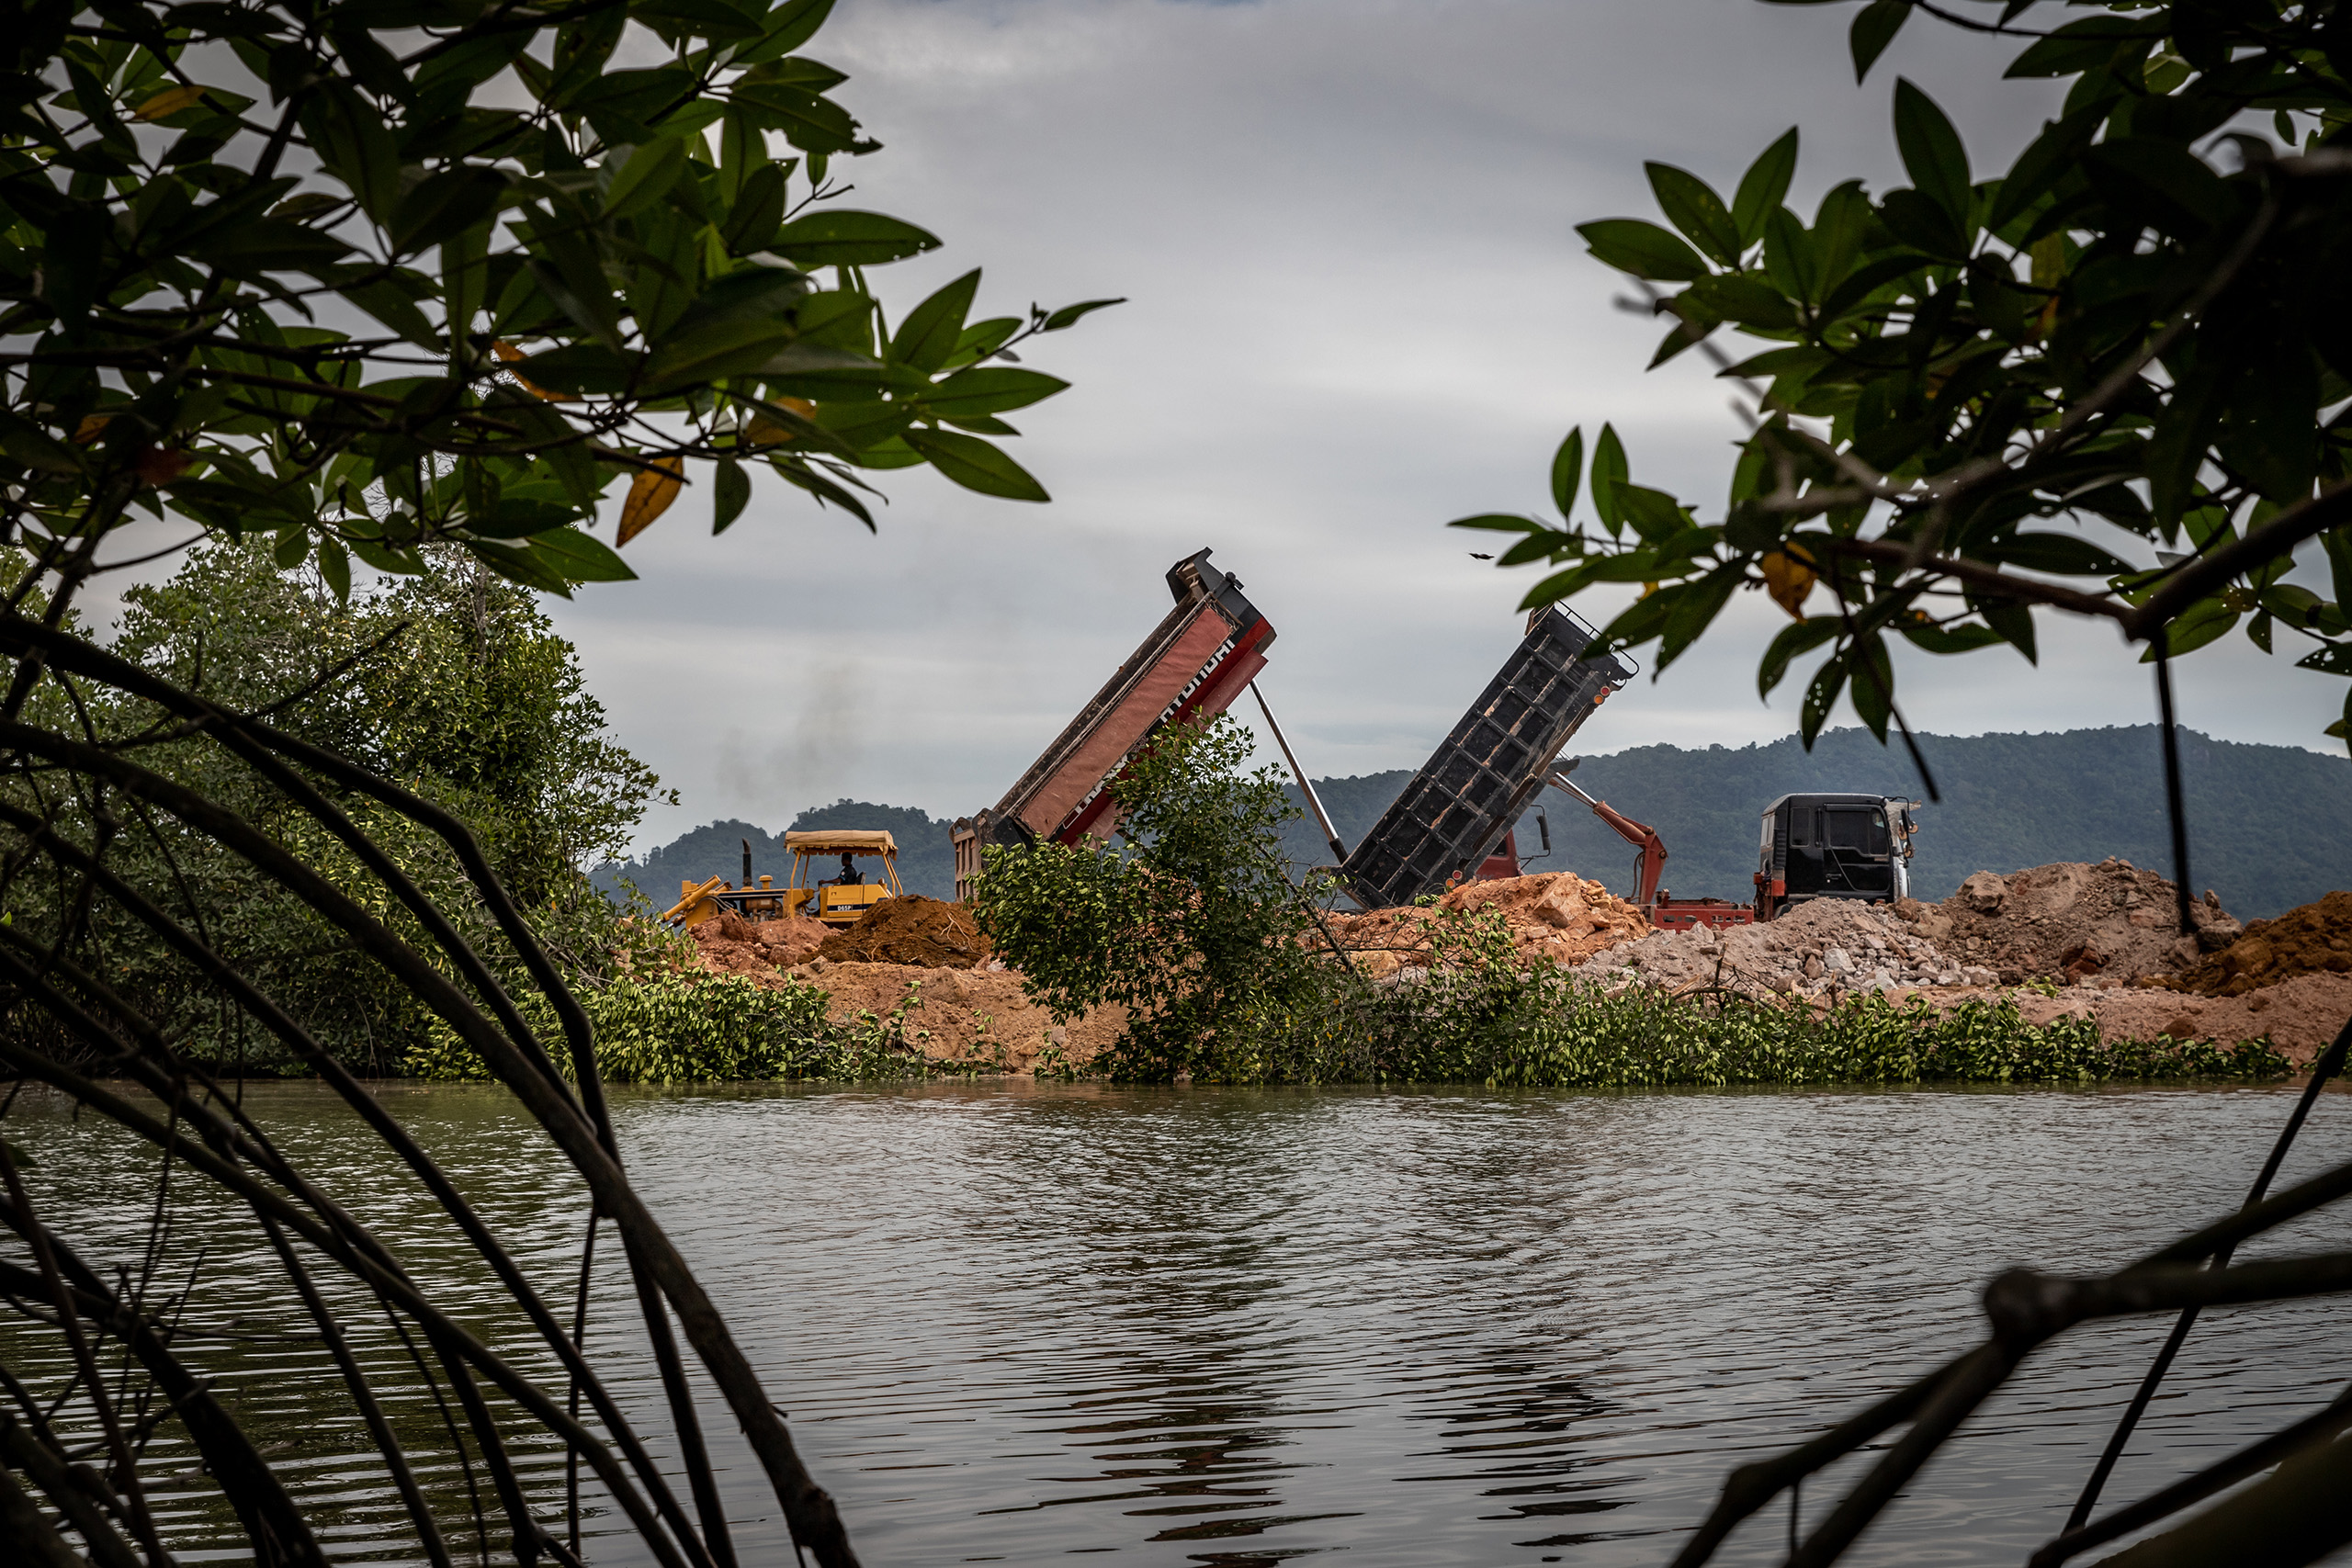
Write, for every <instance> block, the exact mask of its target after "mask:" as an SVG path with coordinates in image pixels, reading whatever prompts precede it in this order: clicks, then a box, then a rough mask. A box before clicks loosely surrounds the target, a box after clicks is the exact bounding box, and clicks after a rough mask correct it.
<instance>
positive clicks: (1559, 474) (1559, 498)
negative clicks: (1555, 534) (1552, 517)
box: [1552, 425, 1584, 521]
mask: <svg viewBox="0 0 2352 1568" xmlns="http://www.w3.org/2000/svg"><path fill="white" fill-rule="evenodd" d="M1583 483H1584V427H1583V426H1582V425H1578V426H1577V428H1576V429H1574V430H1571V431H1569V432H1568V438H1567V439H1566V441H1563V442H1561V443H1560V449H1559V450H1558V451H1557V452H1555V453H1553V454H1552V504H1553V505H1555V506H1556V507H1558V508H1559V509H1560V516H1561V518H1562V519H1563V520H1564V521H1572V519H1570V518H1569V517H1568V513H1570V512H1571V511H1573V510H1574V509H1575V507H1576V503H1577V487H1578V486H1580V485H1582V484H1583Z"/></svg>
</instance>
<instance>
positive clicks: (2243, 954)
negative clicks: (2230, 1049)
mask: <svg viewBox="0 0 2352 1568" xmlns="http://www.w3.org/2000/svg"><path fill="white" fill-rule="evenodd" d="M2347 972H2352V893H2330V894H2327V895H2325V896H2324V897H2322V898H2320V900H2319V901H2318V902H2317V903H2312V904H2302V905H2299V906H2297V907H2296V908H2292V909H2290V910H2288V911H2287V912H2286V913H2285V914H2283V915H2280V916H2279V917H2278V918H2277V919H2269V920H2256V921H2255V922H2254V923H2253V924H2252V925H2250V926H2248V927H2246V928H2245V935H2243V936H2241V937H2239V938H2238V939H2237V940H2236V941H2235V942H2231V943H2230V944H2229V945H2228V946H2226V947H2224V948H2222V950H2221V951H2220V952H2218V953H2213V954H2211V956H2210V957H2208V958H2207V959H2206V960H2205V961H2204V962H2203V963H2201V964H2198V965H2197V966H2196V967H2195V968H2193V969H2190V970H2189V971H2188V972H2187V973H2186V974H2183V975H2179V976H2176V977H2175V978H2174V979H2173V981H2172V982H2171V983H2172V985H2173V986H2174V987H2177V989H2180V990H2184V991H2194V992H2196V993H2197V994H2198V995H2199V996H2205V997H2242V996H2245V994H2246V993H2247V992H2248V991H2253V990H2257V989H2260V988H2262V987H2268V986H2276V985H2278V984H2279V983H2280V982H2281V981H2285V980H2290V979H2293V978H2294V977H2295V976H2298V975H2342V974H2346V973H2347Z"/></svg>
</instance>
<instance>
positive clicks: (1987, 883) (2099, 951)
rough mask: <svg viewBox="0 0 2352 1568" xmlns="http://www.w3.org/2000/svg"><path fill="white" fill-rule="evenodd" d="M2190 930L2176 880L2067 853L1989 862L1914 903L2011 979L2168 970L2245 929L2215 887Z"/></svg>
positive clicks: (1968, 959) (1933, 932)
mask: <svg viewBox="0 0 2352 1568" xmlns="http://www.w3.org/2000/svg"><path fill="white" fill-rule="evenodd" d="M2189 909H2190V917H2191V925H2192V927H2193V929H2192V930H2191V931H2189V932H2188V934H2186V935H2184V934H2183V933H2182V931H2181V929H2180V914H2179V906H2178V905H2177V903H2176V902H2175V899H2174V896H2173V886H2172V884H2171V883H2170V882H2168V881H2166V880H2165V878H2164V877H2162V876H2159V875H2157V874H2155V873H2154V872H2153V871H2142V870H2140V869H2139V868H2138V867H2136V866H2134V865H2133V864H2132V863H2131V862H2130V861H2127V860H2115V859H2109V860H2104V861H2101V862H2099V863H2098V864H2097V865H2090V864H2086V863H2084V862H2081V861H2061V862H2059V863H2055V864H2052V865H2037V866H2030V867H2028V868H2027V869H2026V870H2024V871H2013V872H2011V873H2009V874H2007V876H1998V875H1996V874H1993V873H1992V872H1989V871H1980V872H1978V873H1977V874H1975V875H1973V876H1972V877H1970V878H1969V879H1968V880H1967V881H1965V882H1963V883H1962V884H1961V885H1960V891H1959V892H1957V893H1955V894H1953V895H1952V896H1951V897H1949V898H1947V899H1945V900H1944V901H1943V903H1942V904H1941V905H1939V906H1937V907H1935V908H1928V907H1927V906H1924V905H1916V906H1912V907H1911V908H1906V909H1905V913H1908V914H1915V915H1917V919H1918V926H1919V934H1920V935H1921V936H1923V937H1926V938H1927V939H1928V940H1929V941H1931V942H1935V943H1936V944H1937V945H1938V946H1939V947H1941V948H1942V949H1944V950H1945V951H1946V952H1948V953H1951V954H1952V955H1953V956H1954V957H1955V958H1958V959H1959V960H1960V961H1961V962H1962V963H1964V964H1977V965H1981V966H1983V967H1985V968H1989V969H1992V970H1994V971H1995V972H1996V974H1998V975H1999V976H2000V978H2001V983H2002V984H2004V985H2011V986H2014V985H2017V984H2019V983H2020V982H2022V981H2026V980H2030V979H2033V978H2035V977H2037V976H2051V977H2052V978H2054V979H2061V980H2068V981H2074V980H2081V979H2084V978H2086V977H2088V976H2102V977H2111V978H2114V979H2118V980H2130V979H2132V978H2135V977H2137V976H2143V975H2169V974H2173V973H2176V972H2177V971H2179V970H2182V969H2186V968H2188V967H2189V966H2190V965H2191V964H2195V963H2196V962H2197V960H2198V956H2199V953H2209V952H2211V951H2213V950H2214V949H2216V948H2220V947H2223V946H2226V945H2228V943H2229V942H2232V941H2233V940H2234V939H2235V938H2236V937H2237V936H2238V934H2239V932H2240V931H2242V930H2244V928H2243V927H2241V926H2240V925H2239V924H2238V922H2237V921H2235V920H2233V919H2231V918H2230V917H2229V915H2228V914H2227V913H2225V912H2224V911H2223V910H2222V903H2221V900H2220V899H2218V898H2216V897H2213V895H2212V894H2211V893H2210V892H2209V893H2207V894H2206V895H2205V897H2203V898H2201V899H2199V900H2198V901H2197V902H2195V903H2193V904H2191V905H2190V906H2189Z"/></svg>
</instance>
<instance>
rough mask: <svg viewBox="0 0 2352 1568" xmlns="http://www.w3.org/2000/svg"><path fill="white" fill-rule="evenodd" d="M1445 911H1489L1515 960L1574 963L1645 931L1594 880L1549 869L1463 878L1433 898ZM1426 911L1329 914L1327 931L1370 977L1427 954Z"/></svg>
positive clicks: (1635, 915) (1423, 960) (1628, 908)
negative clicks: (1505, 932)
mask: <svg viewBox="0 0 2352 1568" xmlns="http://www.w3.org/2000/svg"><path fill="white" fill-rule="evenodd" d="M1438 902H1439V904H1440V905H1441V906H1442V907H1443V908H1448V909H1459V910H1466V911H1470V912H1472V913H1476V912H1477V911H1479V910H1481V909H1487V908H1491V909H1494V910H1495V911H1496V912H1498V914H1500V915H1501V916H1502V918H1503V923H1504V924H1505V925H1506V926H1508V927H1509V928H1510V935H1511V944H1512V946H1513V947H1515V948H1516V949H1517V950H1518V953H1519V956H1520V959H1521V962H1530V961H1532V960H1534V959H1537V958H1549V959H1551V960H1553V961H1554V962H1555V963H1559V964H1576V963H1579V962H1581V961H1582V960H1584V959H1586V958H1588V957H1589V956H1591V955H1592V954H1593V953H1599V952H1600V951H1601V950H1602V949H1603V948H1609V947H1614V946H1616V945H1617V944H1618V943H1619V942H1632V941H1634V939H1636V938H1638V937H1642V936H1645V935H1646V934H1648V931H1649V922H1648V921H1647V920H1645V919H1643V918H1642V912H1641V910H1639V909H1637V908H1634V906H1633V905H1631V904H1628V903H1626V902H1625V900H1623V898H1620V897H1617V896H1616V895H1614V894H1612V893H1611V892H1610V891H1609V890H1608V889H1607V888H1605V887H1603V886H1601V885H1600V883H1598V882H1588V881H1586V880H1585V879H1584V878H1583V877H1581V876H1578V875H1577V874H1575V873H1574V872H1568V871H1552V872H1544V873H1542V874H1538V875H1534V876H1514V877H1510V878H1506V879H1504V880H1501V881H1497V882H1465V883H1464V884H1463V885H1462V886H1459V887H1456V888H1454V889H1453V891H1452V892H1450V893H1448V894H1446V896H1445V897H1442V898H1441V899H1439V900H1438ZM1429 919H1430V913H1429V911H1428V910H1427V909H1423V908H1414V907H1412V906H1410V905H1408V906H1404V907H1402V908H1394V909H1374V910H1372V911H1370V912H1369V913H1366V914H1361V915H1357V914H1334V915H1332V916H1330V917H1329V921H1330V926H1331V934H1332V935H1333V936H1334V937H1335V938H1337V939H1338V941H1339V943H1340V946H1341V947H1343V948H1346V949H1348V950H1349V951H1350V952H1351V953H1355V954H1357V958H1356V963H1357V966H1358V967H1359V968H1361V969H1362V970H1363V972H1364V973H1365V974H1367V975H1369V976H1373V977H1374V978H1377V977H1379V976H1382V975H1385V974H1387V973H1389V972H1390V971H1392V970H1394V969H1397V968H1399V967H1402V966H1404V965H1407V964H1427V963H1428V962H1429V958H1430V939H1429V932H1428V931H1427V930H1426V929H1425V928H1426V927H1427V926H1428V923H1429Z"/></svg>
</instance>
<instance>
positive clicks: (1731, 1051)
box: [1195, 910, 2292, 1089]
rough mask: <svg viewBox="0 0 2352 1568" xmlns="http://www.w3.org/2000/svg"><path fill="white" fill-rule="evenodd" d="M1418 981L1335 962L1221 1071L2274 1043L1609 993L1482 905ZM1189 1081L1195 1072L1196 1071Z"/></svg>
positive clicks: (1878, 1005) (1504, 1073)
mask: <svg viewBox="0 0 2352 1568" xmlns="http://www.w3.org/2000/svg"><path fill="white" fill-rule="evenodd" d="M1432 916H1433V918H1432V921H1431V932H1430V934H1431V947H1432V962H1431V965H1430V970H1429V972H1428V973H1427V975H1426V976H1424V977H1422V978H1420V979H1419V981H1418V982H1415V981H1411V980H1407V981H1404V982H1402V983H1391V984H1388V985H1385V986H1383V985H1373V984H1369V983H1367V982H1364V981H1363V980H1361V979H1359V978H1357V977H1356V976H1353V975H1352V974H1346V973H1342V972H1340V970H1339V969H1338V968H1337V966H1331V967H1330V968H1329V969H1328V970H1327V972H1326V973H1327V976H1328V986H1327V991H1326V994H1325V996H1324V997H1323V998H1321V1000H1320V1001H1319V1003H1318V1005H1317V1006H1314V1007H1311V1008H1302V1009H1294V1010H1287V1011H1285V1012H1283V1013H1282V1014H1280V1015H1268V1016H1264V1017H1261V1018H1260V1019H1259V1020H1257V1025H1258V1027H1257V1029H1256V1031H1255V1034H1254V1037H1253V1038H1252V1039H1251V1041H1250V1045H1249V1047H1248V1048H1247V1049H1244V1050H1236V1051H1230V1052H1228V1053H1227V1054H1226V1055H1224V1057H1222V1058H1221V1059H1220V1060H1219V1061H1218V1062H1217V1064H1216V1077H1219V1078H1220V1079H1221V1080H1222V1081H1226V1082H1245V1081H1246V1082H1261V1083H1276V1082H1283V1083H1340V1082H1382V1081H1388V1082H1419V1083H1463V1082H1469V1083H1485V1084H1489V1085H1497V1086H1504V1085H1507V1086H1511V1087H1517V1088H1560V1089H1565V1088H1611V1089H1630V1088H1644V1087H1653V1086H1663V1085H1669V1084H1691V1085H1728V1084H1831V1083H2051V1082H2060V1083H2089V1082H2100V1081H2105V1080H2108V1079H2134V1078H2183V1077H2233V1078H2263V1077H2281V1076H2284V1075H2285V1074H2286V1073H2288V1072H2290V1071H2291V1070H2292V1068H2291V1065H2290V1063H2289V1062H2288V1061H2287V1059H2286V1058H2285V1057H2284V1056H2282V1055H2279V1054H2278V1051H2276V1050H2275V1049H2273V1048H2272V1046H2271V1044H2270V1043H2269V1041H2268V1040H2267V1038H2265V1039H2262V1040H2258V1041H2249V1042H2245V1043H2239V1044H2235V1045H2223V1044H2218V1043H2213V1042H2211V1041H2185V1042H2175V1041H2169V1040H2167V1041H2158V1042H2154V1043H2143V1042H2139V1041H2128V1040H2126V1041H2115V1042H2109V1041H2108V1040H2107V1039H2105V1038H2104V1037H2103V1036H2102V1035H2101V1034H2100V1032H2099V1029H2098V1025H2097V1024H2096V1023H2094V1022H2092V1021H2090V1020H2088V1019H2081V1018H2061V1019H2057V1020H2054V1021H2052V1022H2050V1023H2048V1024H2042V1025H2035V1024H2030V1023H2028V1022H2027V1021H2025V1019H2024V1016H2023V1015H2022V1014H2021V1013H2019V1011H2018V1008H2017V1005H2016V1003H2015V1002H2014V1001H2012V1000H2009V999H2007V998H2004V999H2002V1000H2000V1001H1998V1002H1995V1003H1985V1002H1969V1003H1965V1004H1963V1005H1962V1006H1960V1007H1958V1008H1955V1009H1952V1010H1950V1011H1943V1010H1938V1009H1936V1008H1934V1007H1931V1006H1929V1005H1928V1003H1927V1002H1925V1001H1924V1000H1921V999H1919V998H1913V999H1912V1000H1911V1001H1910V1002H1909V1003H1907V1004H1906V1005H1905V1006H1903V1007H1899V1008H1898V1007H1896V1006H1894V1004H1892V1003H1890V1002H1888V1001H1887V1000H1886V999H1885V998H1882V997H1878V996H1874V995H1873V996H1864V997H1858V998H1849V999H1848V1000H1846V1001H1844V1002H1841V1003H1839V1004H1838V1005H1837V1006H1835V1007H1832V1008H1828V1009H1826V1010H1815V1009H1814V1008H1810V1007H1804V1006H1798V1005H1781V1004H1775V1003H1767V1002H1758V1001H1753V1000H1750V999H1748V998H1745V997H1740V996H1736V995H1729V994H1723V993H1715V994H1700V995H1693V996H1687V997H1673V996H1668V995H1667V994H1665V993H1663V992H1659V991H1655V990H1650V989H1647V988H1645V987H1628V988H1626V989H1623V990H1619V991H1614V992H1611V991H1605V990H1602V989H1600V987H1594V986H1589V985H1587V984H1584V983H1583V982H1581V981H1580V980H1578V979H1577V977H1576V975H1575V972H1574V971H1572V970H1567V969H1562V968H1560V967H1558V966H1556V965H1554V964H1537V965H1535V966H1533V967H1532V968H1521V967H1520V964H1519V960H1518V959H1517V957H1516V956H1515V954H1514V953H1513V952H1512V948H1511V942H1510V934H1509V931H1507V930H1506V929H1505V927H1504V926H1503V924H1502V920H1501V918H1500V917H1499V916H1498V915H1496V914H1494V913H1493V912H1491V911H1487V912H1483V913H1481V914H1476V915H1467V914H1458V913H1454V912H1452V911H1446V910H1436V911H1432ZM1195 1076H1196V1077H1198V1076H1199V1075H1198V1074H1197V1073H1196V1074H1195Z"/></svg>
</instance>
